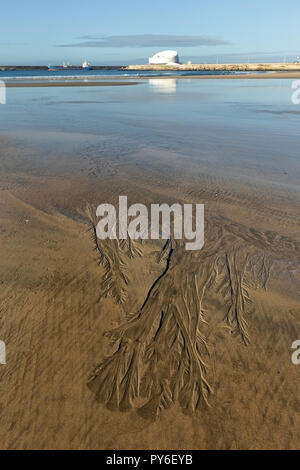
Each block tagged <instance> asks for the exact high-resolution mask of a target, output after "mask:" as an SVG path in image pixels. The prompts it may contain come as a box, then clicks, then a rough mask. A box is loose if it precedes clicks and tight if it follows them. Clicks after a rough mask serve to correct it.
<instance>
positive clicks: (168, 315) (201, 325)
mask: <svg viewBox="0 0 300 470" xmlns="http://www.w3.org/2000/svg"><path fill="white" fill-rule="evenodd" d="M201 78H202V77H201ZM210 78H211V77H210ZM219 78H227V77H219ZM235 78H237V77H235ZM260 78H261V76H260ZM277 78H282V77H280V76H279V77H277ZM118 82H120V83H122V84H125V83H127V82H125V81H124V82H123V81H121V80H120V81H119V79H118ZM110 83H111V82H110ZM110 83H109V84H110ZM112 83H116V82H112ZM130 83H132V82H130ZM140 83H141V85H140V86H138V87H125V88H122V89H121V88H120V89H118V88H117V87H116V88H114V89H111V90H110V88H109V87H108V88H107V89H106V90H104V89H101V88H99V89H96V88H94V89H91V90H88V89H84V88H80V89H79V90H76V89H75V88H73V89H69V90H68V89H67V90H65V89H64V90H61V91H60V90H59V88H56V89H55V90H51V89H50V90H47V89H45V90H43V89H40V90H34V89H28V90H23V91H22V90H21V89H19V90H18V89H16V90H12V91H11V93H18V95H10V97H9V99H10V103H11V104H10V107H8V106H7V107H3V113H5V112H6V113H7V114H6V116H5V117H6V119H5V120H4V118H3V122H2V127H3V128H4V127H5V126H7V128H6V130H3V131H2V132H1V135H0V194H1V197H0V212H1V225H0V246H1V248H0V250H1V268H0V269H1V272H0V274H1V275H0V278H1V287H0V301H1V316H0V326H1V339H2V340H3V341H5V343H6V345H7V364H6V365H5V366H1V368H0V380H1V399H0V447H1V448H2V449H33V448H34V449H109V450H113V449H114V450H117V449H149V448H152V449H153V448H155V449H170V448H171V449H185V450H188V449H281V448H285V449H296V448H298V447H299V443H300V428H299V422H300V398H299V397H300V395H299V369H298V368H297V366H295V365H294V364H293V363H292V362H291V353H292V350H291V345H292V342H293V341H294V340H296V339H298V336H299V328H300V309H299V305H300V297H299V291H298V290H297V286H298V285H299V281H300V271H299V266H300V258H299V242H300V240H299V231H298V228H299V222H300V218H299V203H300V194H299V186H298V183H297V182H298V181H299V174H300V168H299V161H298V159H297V152H296V149H297V138H296V134H295V129H296V128H297V123H298V119H299V118H298V115H297V114H296V111H295V113H294V114H293V111H294V108H292V105H291V104H289V107H288V105H283V104H282V102H280V103H275V104H274V105H273V104H272V105H270V104H269V103H273V101H272V100H274V99H275V97H276V96H277V97H278V93H277V88H276V87H275V88H274V91H273V94H272V95H268V93H270V91H269V89H270V88H271V87H272V86H273V85H271V84H265V82H264V83H262V82H259V83H260V84H261V85H258V84H257V83H256V84H255V86H256V87H258V92H257V96H258V98H257V100H258V101H257V102H256V103H255V104H252V105H251V106H248V105H246V104H245V102H244V101H243V100H244V99H245V98H244V97H245V96H248V94H247V88H242V89H241V88H239V89H238V91H239V93H240V95H239V96H240V97H241V98H240V101H238V95H237V88H235V87H236V84H234V85H233V84H232V85H230V82H228V81H226V83H225V82H224V85H223V86H224V87H225V88H224V89H222V91H221V89H219V88H215V89H214V90H216V93H213V89H212V86H213V85H212V84H211V82H209V81H208V83H207V85H205V83H206V82H197V81H196V80H193V82H192V83H188V82H185V81H184V80H180V84H179V86H178V89H177V95H176V94H174V93H173V94H171V95H169V94H165V90H164V88H160V83H158V84H157V82H155V86H156V87H157V86H158V88H153V85H152V87H150V86H149V85H148V84H147V83H142V81H141V82H140ZM220 83H222V82H220ZM236 83H238V82H236ZM251 83H252V82H251ZM253 83H255V82H253ZM272 83H275V82H272ZM102 84H106V85H107V82H106V81H103V82H102ZM245 84H246V82H244V81H243V82H242V84H241V86H246V85H245ZM18 85H19V84H18ZM34 85H35V84H34ZM51 85H52V84H51ZM55 85H56V86H61V84H55ZM75 85H76V86H78V83H76V84H74V85H73V86H75ZM32 86H33V85H32ZM39 86H41V85H39ZM53 86H54V84H53ZM202 86H206V87H207V88H205V89H203V88H201V87H202ZM218 86H219V82H218ZM228 86H231V87H232V88H227V87H228ZM143 87H144V88H143ZM147 87H148V88H147ZM180 87H183V88H180ZM191 87H196V88H191ZM260 87H262V88H260ZM264 87H265V88H264ZM104 91H105V93H106V94H105V95H104ZM171 91H174V90H173V89H171ZM108 92H109V93H108ZM217 92H218V93H219V94H220V93H221V92H222V93H223V95H221V96H222V102H224V103H225V105H224V108H220V104H219V99H220V95H219V94H218V93H217ZM21 93H24V95H21ZM37 93H40V95H38V94H37ZM87 93H88V94H87ZM90 93H91V94H90ZM252 93H254V91H253V92H252ZM289 93H290V91H289V89H288V96H289ZM266 95H267V96H268V97H269V98H268V99H269V101H268V100H267V99H266ZM232 97H234V98H232ZM13 100H15V101H13ZM34 100H35V101H34ZM142 100H145V101H142ZM213 100H215V101H214V102H213ZM234 100H235V101H234ZM259 100H261V101H259ZM233 101H234V103H233ZM207 102H208V103H209V104H208V105H209V110H210V111H209V112H208V111H207V108H206V106H208V105H207ZM15 103H17V104H15ZM19 103H21V105H20V104H19ZM141 103H143V105H141ZM145 103H146V104H147V106H145ZM62 105H63V106H64V108H63V110H64V111H63V112H62V111H60V110H61V109H62ZM29 106H30V115H29V118H27V119H28V121H29V124H28V127H26V128H22V126H21V124H22V123H23V121H22V119H23V114H20V113H22V112H24V113H27V109H28V107H29ZM295 109H296V108H295ZM199 110H201V112H200V111H199ZM60 112H61V113H62V115H61V116H60V114H59V113H60ZM210 113H211V114H210ZM282 113H283V114H282ZM24 115H25V114H24ZM224 115H225V116H226V121H225V123H224V118H223V116H224ZM15 116H17V118H15ZM26 116H27V114H26ZM158 116H159V117H158ZM174 116H176V119H174ZM14 119H16V120H14ZM287 119H289V126H288V125H286V121H287ZM258 120H259V123H260V126H257V122H258ZM9 125H11V128H9ZM279 126H280V129H281V131H280V132H278V127H279ZM283 153H284V154H285V156H286V158H285V159H284V161H283V157H282V155H283ZM120 194H122V195H127V196H128V202H129V204H132V203H136V202H142V203H144V204H146V205H148V204H150V203H162V202H165V203H168V204H172V203H174V202H181V203H204V204H205V213H206V222H205V223H206V227H205V246H204V248H203V249H202V250H201V251H198V252H187V251H185V249H184V247H183V244H182V243H181V241H178V240H175V241H174V240H172V241H170V242H169V243H165V242H164V241H150V240H149V241H146V242H143V243H141V242H138V241H135V242H132V243H129V242H126V243H120V242H119V241H113V242H111V241H105V242H104V241H99V240H97V238H95V236H94V235H95V233H94V229H95V223H96V220H95V211H96V207H97V205H98V204H100V203H103V202H109V203H112V204H117V201H118V197H119V195H120ZM298 367H299V366H298Z"/></svg>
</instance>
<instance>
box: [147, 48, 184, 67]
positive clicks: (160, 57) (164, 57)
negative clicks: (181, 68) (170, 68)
mask: <svg viewBox="0 0 300 470" xmlns="http://www.w3.org/2000/svg"><path fill="white" fill-rule="evenodd" d="M149 64H151V65H172V64H174V65H175V64H179V56H178V52H177V51H162V52H158V53H157V54H154V56H152V57H149Z"/></svg>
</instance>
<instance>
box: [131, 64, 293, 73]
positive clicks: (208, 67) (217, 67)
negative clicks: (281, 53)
mask: <svg viewBox="0 0 300 470" xmlns="http://www.w3.org/2000/svg"><path fill="white" fill-rule="evenodd" d="M124 69H125V70H149V71H150V70H186V71H211V72H212V71H228V72H235V71H236V72H282V71H287V72H294V71H297V72H300V64H294V63H288V64H285V63H268V64H176V65H128V66H127V67H124Z"/></svg>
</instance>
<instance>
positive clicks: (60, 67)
mask: <svg viewBox="0 0 300 470" xmlns="http://www.w3.org/2000/svg"><path fill="white" fill-rule="evenodd" d="M48 70H49V71H50V72H56V71H58V70H60V71H62V70H93V67H92V65H91V64H90V63H89V62H87V61H86V60H85V61H84V62H83V64H82V66H81V67H78V66H76V65H70V64H66V63H65V62H64V63H63V65H49V66H48Z"/></svg>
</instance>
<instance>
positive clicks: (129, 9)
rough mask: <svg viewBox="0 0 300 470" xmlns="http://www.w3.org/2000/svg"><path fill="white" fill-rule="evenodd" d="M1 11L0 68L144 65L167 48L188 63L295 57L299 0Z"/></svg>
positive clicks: (87, 3) (67, 3)
mask: <svg viewBox="0 0 300 470" xmlns="http://www.w3.org/2000/svg"><path fill="white" fill-rule="evenodd" d="M0 12H1V13H0V14H1V28H0V65H1V64H2V65H4V64H16V65H17V64H20V65H21V64H36V65H42V64H46V65H47V64H49V63H52V64H54V63H61V62H62V61H69V62H70V63H73V64H75V63H80V62H81V61H82V60H83V59H85V58H87V59H88V60H90V61H91V62H92V63H93V64H99V65H103V64H120V65H121V64H128V63H143V62H145V61H146V60H147V58H148V56H149V55H152V54H153V53H155V52H157V51H159V50H162V49H170V48H171V49H176V50H178V52H179V54H180V57H182V58H183V59H184V60H189V59H191V60H192V61H193V62H197V60H199V61H208V62H215V61H216V58H217V57H219V61H220V62H234V61H246V60H248V56H249V59H250V61H256V60H259V61H263V60H266V61H268V60H270V61H271V60H283V57H284V56H285V55H286V56H287V57H288V58H289V57H291V58H294V57H295V56H297V55H300V27H299V21H300V1H299V0H139V1H137V0H105V1H103V0H49V1H48V0H47V1H41V0H26V1H25V0H10V1H9V2H3V4H2V5H1V10H0Z"/></svg>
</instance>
